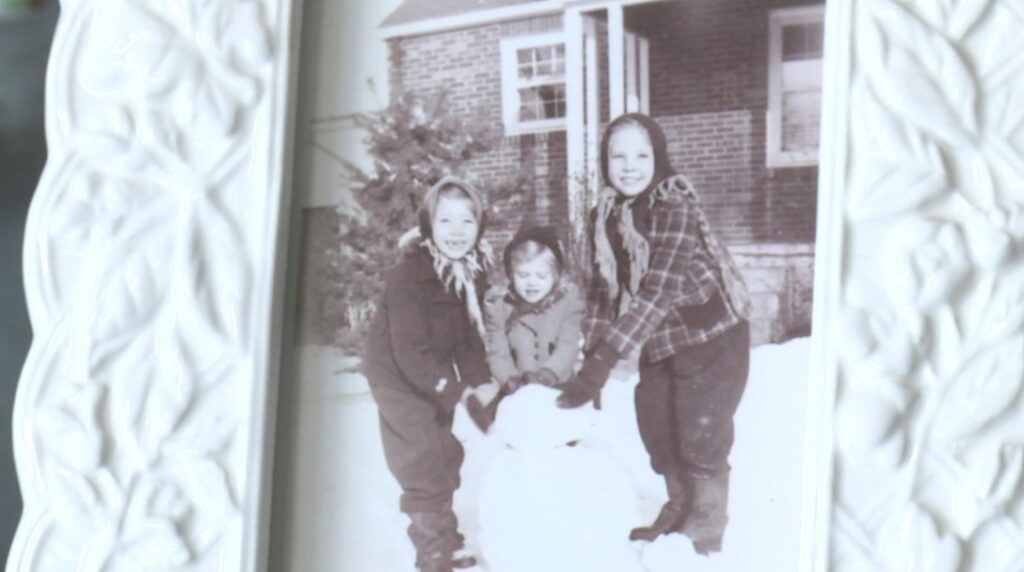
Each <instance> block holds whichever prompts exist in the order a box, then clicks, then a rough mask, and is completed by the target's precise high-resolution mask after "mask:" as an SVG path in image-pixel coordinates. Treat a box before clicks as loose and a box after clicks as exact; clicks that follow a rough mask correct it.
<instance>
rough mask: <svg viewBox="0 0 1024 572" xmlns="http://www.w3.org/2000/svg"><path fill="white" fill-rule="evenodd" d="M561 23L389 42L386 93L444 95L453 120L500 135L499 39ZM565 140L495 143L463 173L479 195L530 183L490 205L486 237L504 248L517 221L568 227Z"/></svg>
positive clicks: (541, 21)
mask: <svg viewBox="0 0 1024 572" xmlns="http://www.w3.org/2000/svg"><path fill="white" fill-rule="evenodd" d="M561 28H562V20H561V17H560V16H548V17H540V18H530V19H524V20H517V21H512V22H504V23H500V24H493V25H488V26H480V27H476V28H466V29H461V30H453V31H448V32H443V33H439V34H432V35H425V36H415V37H410V38H402V39H396V40H391V43H390V57H391V79H392V86H395V87H396V89H392V94H397V93H400V92H401V91H402V90H412V91H416V92H420V93H423V94H432V93H436V92H437V91H439V90H442V89H443V90H447V92H448V100H449V102H450V104H451V105H452V107H453V108H454V110H455V111H456V112H457V113H461V114H464V115H465V116H466V117H468V118H472V119H475V120H477V121H480V122H482V123H484V124H485V125H489V126H492V127H493V128H494V129H495V131H496V132H497V133H501V129H502V118H501V64H500V62H501V43H500V42H501V39H502V38H510V37H515V36H522V35H531V34H538V33H544V32H550V31H553V30H561ZM565 154H566V143H565V133H564V132H555V133H549V134H539V135H522V136H515V137H504V136H502V137H500V138H499V140H498V141H497V145H496V147H495V149H493V150H492V151H491V152H489V153H486V154H483V155H480V156H478V157H475V158H474V159H472V160H471V161H469V163H468V164H467V166H466V170H467V171H468V173H469V178H470V179H471V180H472V181H473V182H474V183H475V184H477V185H478V186H479V187H480V188H481V189H484V190H494V189H497V188H498V187H501V186H504V185H508V184H509V183H510V182H511V181H512V180H513V179H514V178H515V177H517V176H518V175H520V174H521V173H523V172H524V171H525V172H528V173H531V174H532V176H531V177H528V178H529V179H530V180H531V184H530V185H529V188H527V189H526V190H525V191H526V192H525V193H524V194H523V195H522V196H521V197H519V198H517V199H512V200H504V201H494V202H492V205H491V207H492V211H493V214H494V216H493V217H492V219H491V220H492V224H491V225H490V229H489V232H488V235H489V237H490V238H491V239H492V240H493V241H494V242H496V243H498V244H499V245H500V244H503V243H504V242H506V241H507V240H508V239H509V238H510V237H511V234H512V233H513V232H514V231H515V229H516V228H518V226H519V224H520V222H521V221H522V219H523V217H524V216H528V215H530V216H532V217H533V218H534V219H535V220H537V221H538V222H541V223H554V224H561V223H564V222H565V221H567V220H568V214H567V208H568V205H567V201H566V198H565V196H566V184H565V173H566V169H567V167H566V155H565Z"/></svg>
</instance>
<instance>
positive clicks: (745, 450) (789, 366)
mask: <svg viewBox="0 0 1024 572" xmlns="http://www.w3.org/2000/svg"><path fill="white" fill-rule="evenodd" d="M809 355H810V341H809V339H806V338H803V339H797V340H793V341H790V342H788V343H785V344H782V345H768V346H760V347H758V348H756V349H755V350H754V351H753V354H752V361H751V375H750V379H749V381H748V385H747V390H746V393H745V394H744V397H743V401H742V402H741V404H740V408H739V411H738V413H737V416H736V444H735V446H734V448H733V452H732V456H731V457H730V462H731V463H732V466H733V472H732V477H733V478H732V488H731V491H730V499H729V510H730V518H731V522H730V525H729V529H728V530H727V532H726V537H725V545H724V551H723V552H722V553H720V554H716V555H714V556H712V557H710V558H707V557H702V556H699V555H696V554H695V553H694V552H693V550H692V547H691V544H690V542H689V541H688V540H687V539H686V538H684V537H682V536H681V535H678V534H673V535H669V536H663V537H661V538H660V539H659V540H657V541H656V542H653V543H650V544H646V543H629V542H628V541H623V543H622V544H623V545H624V546H626V547H627V550H628V551H629V552H630V553H629V554H626V555H625V558H626V559H627V560H629V559H632V562H635V563H636V564H637V567H636V570H639V571H642V570H647V571H649V572H662V571H665V572H668V571H680V570H685V571H687V572H699V571H704V570H716V571H746V570H757V571H775V570H778V571H782V572H792V571H794V570H797V569H798V564H797V562H798V556H799V552H800V546H799V542H800V538H799V530H800V518H801V512H802V507H801V504H800V503H801V490H802V483H801V471H802V458H803V445H804V436H805V413H806V407H805V405H806V394H807V384H808V374H807V369H808V359H809ZM297 358H298V359H296V360H295V361H296V362H297V363H298V366H297V368H296V371H295V373H294V375H293V376H291V378H290V379H291V380H292V382H291V383H288V384H283V385H282V391H285V392H292V393H291V395H290V396H289V398H288V399H286V400H285V401H284V402H285V403H291V404H292V405H291V407H292V408H293V409H294V410H293V411H291V412H290V413H289V412H282V419H285V420H290V423H291V427H290V430H289V431H285V432H282V433H279V436H278V445H277V458H278V463H283V465H279V466H278V472H277V473H276V479H277V481H276V482H275V485H274V487H275V488H274V496H275V498H274V508H275V513H274V517H273V518H274V520H275V524H274V526H275V528H274V538H273V540H272V544H271V567H270V568H271V569H272V570H303V571H339V570H340V571H343V572H347V571H359V572H362V571H375V572H377V571H380V572H392V571H393V572H406V571H410V572H411V571H412V570H414V567H413V558H414V555H413V549H412V546H411V544H410V543H409V540H408V538H407V537H406V533H405V527H406V526H407V519H406V518H405V516H404V515H402V514H401V513H399V512H398V508H397V507H398V496H399V492H400V491H399V488H398V485H397V483H396V482H395V481H394V479H393V478H392V476H391V474H390V473H389V472H388V470H387V467H386V465H385V462H384V457H383V453H382V450H381V445H380V437H379V433H378V425H377V415H376V408H375V405H374V403H373V399H372V398H371V396H370V395H369V393H368V392H367V391H366V389H365V380H363V379H361V378H360V377H359V376H358V375H355V374H339V373H338V370H339V369H340V368H341V365H340V362H339V361H338V356H337V355H335V354H334V353H333V352H332V351H331V350H329V349H324V348H311V349H304V350H300V352H299V353H298V355H297ZM636 381H637V379H636V375H635V374H633V373H631V372H630V371H628V370H625V369H623V370H619V371H617V372H616V375H614V376H613V379H612V380H611V381H610V382H609V384H608V386H607V387H606V389H605V391H604V395H603V400H604V407H603V409H602V410H601V411H600V412H595V411H593V410H590V411H587V412H583V413H580V414H578V415H575V416H574V415H572V414H567V413H566V412H561V411H560V410H554V409H553V408H551V409H547V408H545V407H543V406H539V407H538V406H537V405H536V403H539V401H536V400H543V401H544V403H549V399H548V397H549V396H544V395H542V393H543V391H548V390H546V389H544V388H536V389H537V390H542V391H539V392H533V393H532V394H531V395H527V396H525V397H524V398H523V400H522V401H524V403H522V404H520V405H519V406H518V409H519V410H520V412H519V413H515V412H514V411H512V410H513V409H515V408H517V406H515V405H512V406H508V407H506V406H507V405H508V403H509V402H508V401H507V402H506V403H504V404H503V405H502V411H501V412H500V416H507V419H506V424H511V425H510V427H511V428H510V429H507V430H505V432H504V433H502V432H501V430H492V432H491V434H489V435H483V434H481V433H480V432H479V431H478V430H477V429H476V427H475V426H474V425H473V424H472V422H470V421H469V419H468V417H467V416H466V415H465V412H464V411H463V410H462V409H461V408H460V409H459V410H457V412H456V419H455V432H456V434H457V435H458V436H459V438H460V439H461V440H462V441H463V443H464V445H465V449H466V461H465V463H464V465H463V468H462V477H463V484H462V488H461V489H460V490H459V491H458V493H457V494H456V498H455V508H456V512H457V513H458V515H459V519H460V523H461V529H462V531H463V533H464V534H465V535H466V540H467V545H468V546H469V548H470V549H472V550H474V551H475V552H476V553H478V554H480V553H481V552H480V551H481V549H487V550H486V552H487V553H488V554H491V555H494V557H495V558H498V559H499V560H500V559H502V558H504V559H506V560H508V561H513V560H514V559H515V555H514V554H509V553H503V552H502V546H501V545H500V543H499V544H498V545H497V546H496V545H495V542H496V541H495V539H496V538H499V539H500V538H503V537H506V536H511V535H513V534H517V531H518V532H522V533H523V534H526V533H527V532H528V533H532V534H534V535H540V538H541V539H542V540H541V541H540V542H536V541H530V540H526V539H528V538H531V537H529V536H528V535H527V536H523V534H519V535H518V536H516V538H518V539H519V540H516V541H512V540H511V539H510V542H509V544H510V545H518V544H521V543H529V544H532V545H533V546H532V547H531V546H514V548H515V551H519V552H530V551H532V552H533V553H534V555H535V556H544V554H545V553H544V550H558V551H560V552H559V553H558V554H556V553H554V552H552V553H550V554H549V555H548V556H549V558H547V559H545V558H541V561H548V562H551V563H552V568H551V570H553V571H554V570H567V568H566V567H565V566H564V565H559V566H555V565H554V564H553V563H555V562H558V561H559V560H558V559H559V558H562V559H563V562H564V561H565V560H564V559H565V558H570V559H571V558H573V557H578V560H571V561H573V562H579V563H580V564H581V565H582V563H584V562H587V561H588V560H592V559H594V558H595V556H594V552H595V551H597V553H598V554H600V551H601V550H602V549H605V548H607V549H608V550H610V551H612V552H614V550H616V549H617V548H615V547H618V546H619V545H618V544H616V541H615V540H609V541H607V542H585V541H584V540H583V539H587V538H594V539H595V540H596V538H597V536H590V535H599V534H606V533H607V532H608V530H609V527H611V529H612V532H613V534H614V535H617V534H618V532H617V531H616V530H621V531H622V535H623V538H624V536H625V534H627V533H628V530H629V529H630V528H631V527H633V526H636V525H638V524H642V523H647V522H649V521H650V520H652V519H653V518H654V516H655V515H656V514H657V511H658V508H659V507H660V506H661V503H662V502H664V500H665V490H664V484H663V481H662V480H661V479H660V478H659V477H658V476H657V475H655V474H654V473H653V472H652V471H651V470H650V468H649V465H648V459H647V456H646V453H645V452H644V449H643V446H642V444H641V442H640V437H639V434H638V432H637V429H636V421H635V414H634V411H633V398H632V391H633V386H634V385H635V383H636ZM552 395H553V394H552ZM518 396H519V394H516V396H514V397H518ZM527 399H532V400H535V402H534V403H533V404H529V405H527V404H525V400H527ZM588 409H589V408H588ZM506 410H507V411H506ZM527 410H528V411H529V412H528V413H523V411H527ZM570 413H572V412H570ZM563 414H565V415H564V416H560V415H563ZM516 416H519V418H520V421H515V418H516ZM526 416H529V418H530V419H532V423H528V422H526V419H527V417H526ZM499 421H500V419H499ZM517 424H518V425H517ZM574 424H575V425H574ZM531 428H532V429H531ZM537 428H546V429H547V430H545V431H543V432H541V433H537V432H536V429H537ZM516 431H518V433H515V432H516ZM524 431H525V433H524ZM531 431H533V432H531ZM574 431H576V432H580V431H582V432H583V433H586V435H582V434H581V435H580V436H581V437H583V439H582V440H581V441H580V444H579V445H577V446H576V447H573V448H566V447H564V446H561V448H559V449H557V450H555V449H548V450H542V449H544V447H545V445H544V444H543V443H542V442H538V441H537V440H538V439H541V440H543V438H544V435H548V434H553V433H559V435H560V436H559V439H562V438H563V437H565V436H566V435H572V434H574V433H573V432H574ZM510 435H514V436H510ZM510 439H527V440H530V439H532V441H530V442H529V443H527V444H522V443H525V442H522V443H521V446H520V449H519V450H523V449H524V448H525V449H529V450H530V451H534V452H533V453H530V454H529V455H525V456H524V454H522V453H519V452H517V451H518V450H517V451H513V450H511V449H509V448H508V447H507V446H506V444H505V443H504V442H503V441H507V440H510ZM555 441H558V439H556V440H555ZM554 444H560V442H559V443H554ZM527 445H529V446H527ZM588 474H589V475H593V478H587V477H586V475H588ZM526 475H531V476H532V477H542V476H543V478H538V479H534V478H532V477H528V476H526ZM537 481H543V482H544V483H546V484H545V485H541V484H539V483H538V482H537ZM567 482H568V483H570V484H569V486H568V488H567V487H566V483H567ZM572 482H575V483H578V486H576V487H572V486H571V483H572ZM560 486H561V487H562V488H561V489H559V487H560ZM517 487H518V488H517ZM506 491H507V492H509V493H510V494H509V495H508V496H511V497H515V498H516V500H517V501H518V502H517V503H512V504H502V501H500V500H495V499H496V498H504V497H505V496H506V495H505V494H504V493H505V492H506ZM566 491H568V492H566ZM623 491H625V494H624V495H623V494H622V492H623ZM545 495H547V496H545ZM587 499H591V500H592V502H588V500H587ZM527 507H542V508H539V509H533V508H527ZM510 511H511V512H510ZM516 511H518V514H515V512H516ZM533 512H537V513H540V514H537V515H536V516H537V518H535V519H530V518H528V517H527V516H526V515H530V514H532V513H533ZM613 515H617V516H613ZM629 515H633V516H632V517H631V516H629ZM482 517H483V518H482ZM513 518H514V524H512V523H511V522H512V519H513ZM631 518H635V519H636V520H631ZM482 520H483V522H485V523H488V526H489V527H490V528H487V527H486V526H485V527H483V528H486V530H481V528H482V527H481V521H482ZM503 520H504V521H507V522H504V523H503V522H502V521H503ZM621 520H627V521H629V520H631V521H629V522H619V521H621ZM606 521H611V522H606ZM577 523H578V526H574V525H576V524H577ZM602 524H603V525H604V526H603V527H602ZM501 526H507V528H505V529H501V528H500V527H501ZM616 527H617V529H616ZM502 530H505V531H506V532H502ZM524 531H525V532H524ZM552 536H555V537H560V538H561V539H562V540H563V542H560V543H559V542H544V539H547V538H549V537H552ZM533 538H536V536H535V537H533ZM614 538H619V537H618V536H614ZM488 543H490V544H488ZM613 545H614V547H613ZM602 547H604V548H602ZM574 550H575V551H577V552H576V553H575V554H574V553H573V551H574ZM619 556H622V555H621V554H619ZM608 558H609V559H608V560H606V561H605V562H606V565H604V567H603V568H600V567H594V565H592V564H586V565H583V567H582V568H581V567H578V566H576V567H573V568H569V569H572V570H583V569H586V570H593V571H596V572H600V571H601V570H608V571H609V572H624V571H625V570H626V569H627V567H626V566H625V565H624V564H622V561H621V559H620V560H619V561H618V564H615V563H613V562H615V561H614V558H612V557H611V556H609V557H608ZM500 564H501V562H495V563H493V564H489V563H488V562H481V565H480V566H479V567H477V568H476V569H474V570H473V571H472V572H483V571H487V572H498V569H499V568H501V566H500ZM531 568H532V569H531V570H529V572H536V569H535V568H533V567H531ZM630 568H632V567H631V566H630ZM507 569H509V568H508V566H506V567H505V568H503V570H507ZM524 572H527V571H525V570H524Z"/></svg>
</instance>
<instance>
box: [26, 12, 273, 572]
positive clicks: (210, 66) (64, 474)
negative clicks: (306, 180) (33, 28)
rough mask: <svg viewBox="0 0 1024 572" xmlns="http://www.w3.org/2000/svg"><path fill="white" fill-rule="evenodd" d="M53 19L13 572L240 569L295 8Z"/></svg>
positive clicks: (265, 366)
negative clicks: (19, 515) (46, 145)
mask: <svg viewBox="0 0 1024 572" xmlns="http://www.w3.org/2000/svg"><path fill="white" fill-rule="evenodd" d="M61 10H62V14H61V18H60V23H59V27H58V29H57V37H56V39H55V43H54V48H53V51H52V54H51V59H50V63H49V66H50V67H49V72H48V73H49V75H48V86H47V87H48V94H47V98H48V99H47V129H48V133H47V135H48V141H49V148H50V155H49V160H48V163H47V166H46V169H45V172H44V175H43V178H42V181H41V182H40V185H39V189H38V191H37V194H36V196H35V198H34V201H33V204H32V208H31V212H30V215H29V221H28V227H27V237H26V245H25V274H26V289H27V294H28V301H29V306H30V308H29V310H30V314H31V318H32V324H33V329H34V335H35V339H34V342H33V346H32V349H31V351H30V355H29V357H28V360H27V363H26V365H25V368H24V370H23V373H22V379H21V383H20V386H19V388H18V396H17V402H16V410H15V415H14V424H15V425H14V427H15V428H14V434H15V440H16V443H15V453H16V462H17V468H18V473H19V478H20V481H21V486H22V493H23V496H24V500H25V512H24V514H23V516H22V520H21V524H20V527H19V529H18V533H17V537H16V539H15V542H14V546H13V548H12V551H11V554H10V557H9V560H8V569H9V570H83V571H86V570H132V571H135V570H154V569H165V568H166V569H193V570H200V569H201V570H213V569H217V570H240V569H243V568H249V567H253V566H254V564H253V563H254V561H256V560H258V559H259V558H260V555H259V554H258V550H259V549H258V548H255V546H256V544H257V543H256V542H254V540H253V538H251V536H253V535H254V534H258V532H257V531H258V529H259V528H260V527H259V525H258V524H257V522H256V521H258V520H260V519H262V518H264V516H263V515H262V513H263V512H265V511H266V510H268V509H265V508H262V507H260V506H259V504H260V494H259V488H260V485H261V479H262V477H263V476H262V474H261V470H262V469H261V444H262V440H263V439H264V433H263V424H264V423H265V422H267V421H269V419H268V418H264V417H265V413H264V412H265V407H266V397H265V392H267V391H268V388H267V387H264V386H267V385H268V380H270V379H275V378H276V372H272V371H269V369H270V364H269V363H268V361H267V360H266V359H265V356H266V355H268V354H270V353H273V351H274V350H273V348H269V347H267V346H269V345H270V343H271V340H272V339H274V336H271V335H270V333H269V330H270V323H269V316H270V314H271V311H272V310H271V307H272V306H273V304H272V303H271V301H270V300H271V296H270V294H269V291H270V287H269V286H270V285H271V284H272V281H273V276H274V272H275V269H274V261H275V254H274V253H275V249H276V246H275V239H276V236H277V233H276V232H275V228H276V227H277V226H278V224H277V220H278V215H279V212H278V209H279V205H280V204H281V197H282V195H281V189H282V182H283V175H282V170H283V166H284V164H285V157H284V155H285V154H284V153H283V151H282V147H283V145H284V143H283V142H284V141H285V140H286V136H287V129H290V126H289V125H287V123H286V122H285V120H284V118H283V116H284V115H285V113H286V108H287V105H286V104H287V102H286V101H285V99H286V98H285V97H283V96H282V94H284V93H285V92H286V91H285V89H282V87H283V88H287V85H288V81H289V78H288V75H287V74H288V60H287V58H288V54H287V49H282V45H281V42H282V41H284V40H287V33H286V29H287V26H288V22H289V21H290V14H291V11H292V10H293V4H292V3H291V2H284V1H274V0H221V1H217V2H208V1H200V0H187V1H180V2H179V1H162V0H156V1H140V0H76V1H71V0H68V1H65V2H63V3H62V6H61ZM275 31H277V32H275ZM284 48H287V46H284ZM285 218H287V217H285ZM263 370H268V371H263ZM271 403H272V400H271ZM258 513H259V514H260V516H257V515H258ZM264 544H265V543H264Z"/></svg>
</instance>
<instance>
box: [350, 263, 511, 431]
mask: <svg viewBox="0 0 1024 572" xmlns="http://www.w3.org/2000/svg"><path fill="white" fill-rule="evenodd" d="M475 284H476V291H477V292H478V293H480V296H482V295H483V293H485V292H486V291H487V284H486V277H485V276H484V273H482V274H481V276H479V277H478V278H477V280H476V281H475ZM367 342H368V343H367V349H366V356H365V360H364V368H363V369H364V371H365V373H366V376H367V379H368V381H369V382H370V384H371V385H377V386H381V387H387V388H389V389H396V390H400V391H404V392H408V393H410V394H414V395H418V396H420V397H422V398H426V399H429V400H431V401H433V402H434V403H435V404H436V405H437V406H438V407H439V408H440V409H441V411H443V412H445V413H449V414H450V413H451V411H452V410H453V409H454V407H455V404H456V403H458V400H459V397H460V396H461V395H462V392H463V390H464V389H465V387H466V386H467V385H469V386H477V385H480V384H482V383H485V382H487V381H489V380H490V377H491V374H490V371H489V369H488V367H487V355H486V352H485V350H484V344H483V341H482V340H481V339H480V334H479V333H478V330H477V328H476V327H475V326H474V325H473V324H472V323H471V322H470V319H469V315H468V312H467V310H466V304H465V302H464V301H463V300H462V299H460V298H459V296H457V295H456V294H455V293H454V292H453V291H451V290H449V289H446V288H445V286H444V284H442V282H441V280H440V279H439V278H438V277H437V274H436V273H435V271H434V268H433V264H432V259H431V256H430V253H429V252H428V251H427V250H426V249H425V248H423V247H415V248H413V249H412V250H411V251H409V252H407V253H405V254H404V255H403V257H402V259H401V261H400V262H399V264H398V265H397V266H396V267H395V268H394V269H393V270H392V271H391V273H390V274H389V276H388V279H387V287H386V289H385V292H384V296H383V299H382V300H381V302H380V304H379V306H378V307H377V310H376V312H375V315H374V319H373V323H372V325H371V328H370V334H369V339H368V340H367Z"/></svg>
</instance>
